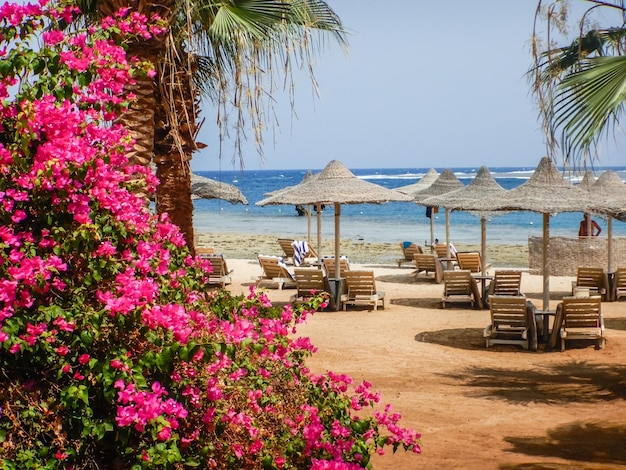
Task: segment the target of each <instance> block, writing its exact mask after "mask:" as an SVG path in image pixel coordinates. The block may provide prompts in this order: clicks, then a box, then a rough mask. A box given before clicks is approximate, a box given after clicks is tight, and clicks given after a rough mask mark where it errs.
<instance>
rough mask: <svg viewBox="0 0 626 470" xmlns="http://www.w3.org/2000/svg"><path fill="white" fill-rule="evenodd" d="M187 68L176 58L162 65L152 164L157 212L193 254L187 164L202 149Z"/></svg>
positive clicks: (190, 200)
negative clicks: (164, 215) (178, 232)
mask: <svg viewBox="0 0 626 470" xmlns="http://www.w3.org/2000/svg"><path fill="white" fill-rule="evenodd" d="M190 64H191V63H190V62H187V61H185V60H184V59H183V60H181V59H178V58H177V60H173V61H165V66H164V67H163V68H162V70H160V73H159V74H158V77H159V88H158V90H157V100H158V105H157V107H156V108H155V109H156V115H155V122H156V131H155V141H154V163H155V164H156V167H157V177H158V178H159V181H160V183H159V186H158V187H157V194H156V208H157V212H158V213H159V214H161V213H164V212H166V213H167V214H169V216H170V220H171V221H172V222H173V223H175V224H176V225H178V227H179V228H180V230H181V232H182V233H183V236H184V237H185V241H186V242H187V246H188V248H189V250H190V251H191V253H192V254H194V253H195V243H194V230H193V201H192V198H191V169H190V166H189V162H190V161H191V156H192V153H193V152H194V151H195V150H197V149H198V148H199V147H200V146H201V145H198V144H196V141H195V138H196V135H197V133H198V130H199V126H198V125H197V119H198V112H199V111H198V107H197V91H196V88H195V86H194V85H193V83H192V81H191V78H190V77H191V74H192V71H190V70H189V68H190V67H192V65H190Z"/></svg>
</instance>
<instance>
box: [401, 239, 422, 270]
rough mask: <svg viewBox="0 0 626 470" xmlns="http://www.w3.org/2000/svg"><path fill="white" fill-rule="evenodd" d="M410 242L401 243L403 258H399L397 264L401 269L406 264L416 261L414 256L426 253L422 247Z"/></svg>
mask: <svg viewBox="0 0 626 470" xmlns="http://www.w3.org/2000/svg"><path fill="white" fill-rule="evenodd" d="M407 243H409V242H400V249H401V250H402V258H398V259H397V260H396V262H397V263H398V267H399V268H401V267H402V265H403V264H404V263H412V262H413V260H414V256H415V255H416V254H417V253H424V250H422V247H421V246H419V245H417V244H415V243H409V244H407Z"/></svg>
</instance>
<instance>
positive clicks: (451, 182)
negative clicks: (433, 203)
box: [413, 168, 464, 258]
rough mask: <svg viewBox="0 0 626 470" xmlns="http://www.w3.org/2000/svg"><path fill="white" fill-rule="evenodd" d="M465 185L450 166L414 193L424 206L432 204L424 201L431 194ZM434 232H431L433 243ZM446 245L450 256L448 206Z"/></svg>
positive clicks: (436, 194)
mask: <svg viewBox="0 0 626 470" xmlns="http://www.w3.org/2000/svg"><path fill="white" fill-rule="evenodd" d="M463 187H464V185H463V183H461V182H460V181H459V179H458V178H457V177H456V175H455V174H454V173H453V172H452V170H451V169H450V168H446V169H445V170H443V171H442V172H441V174H440V175H439V176H438V177H437V179H436V180H435V181H434V182H433V184H431V185H430V186H429V187H427V188H426V189H423V190H422V191H419V192H417V193H415V194H414V195H413V198H414V199H415V201H416V202H417V203H418V204H420V205H422V206H430V204H425V203H424V202H423V201H424V200H426V199H427V198H429V197H431V196H441V195H442V194H445V193H449V192H450V191H454V190H456V189H461V188H463ZM430 220H431V229H432V215H431V219H430ZM432 238H434V237H433V234H432V233H431V243H432ZM446 246H447V249H448V258H450V209H448V208H446Z"/></svg>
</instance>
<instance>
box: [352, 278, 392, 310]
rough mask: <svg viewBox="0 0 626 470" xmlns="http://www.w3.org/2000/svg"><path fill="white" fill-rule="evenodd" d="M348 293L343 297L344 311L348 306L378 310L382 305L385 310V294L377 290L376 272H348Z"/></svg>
mask: <svg viewBox="0 0 626 470" xmlns="http://www.w3.org/2000/svg"><path fill="white" fill-rule="evenodd" d="M346 291H347V294H343V295H342V296H341V302H342V303H343V309H344V310H346V307H347V306H348V305H368V306H370V307H371V309H372V310H376V309H377V308H378V305H379V304H380V305H381V307H382V308H383V309H384V308H385V293H384V292H383V291H379V290H376V280H375V279H374V271H352V270H350V271H346Z"/></svg>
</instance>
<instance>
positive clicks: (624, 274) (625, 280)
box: [613, 267, 626, 300]
mask: <svg viewBox="0 0 626 470" xmlns="http://www.w3.org/2000/svg"><path fill="white" fill-rule="evenodd" d="M620 297H626V267H622V268H617V271H615V278H614V285H613V299H614V300H618V299H619V298H620Z"/></svg>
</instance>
